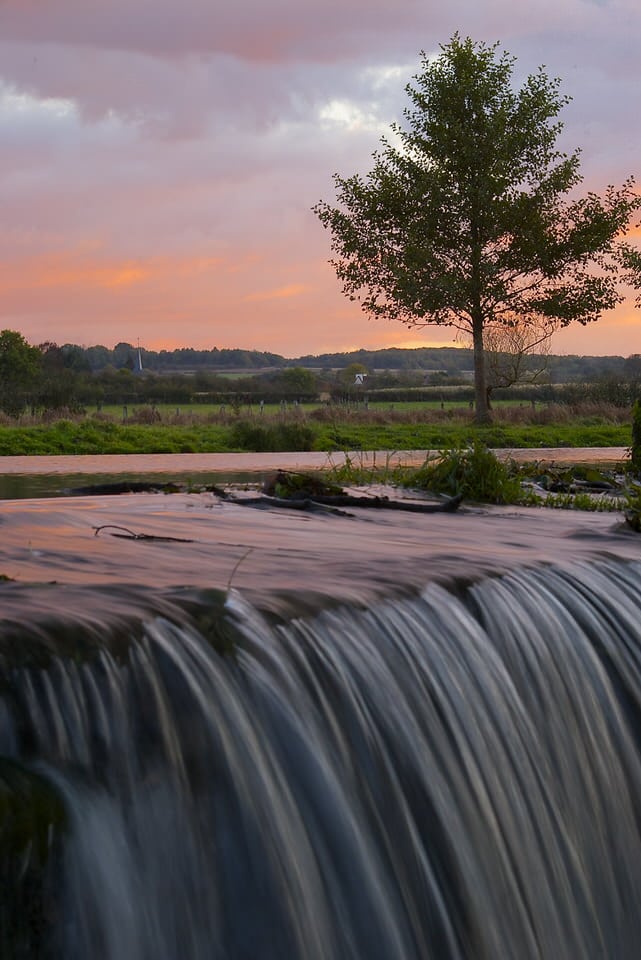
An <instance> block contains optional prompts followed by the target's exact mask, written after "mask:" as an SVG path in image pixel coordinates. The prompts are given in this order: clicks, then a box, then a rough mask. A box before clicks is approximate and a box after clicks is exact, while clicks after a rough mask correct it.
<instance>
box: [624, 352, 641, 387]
mask: <svg viewBox="0 0 641 960" xmlns="http://www.w3.org/2000/svg"><path fill="white" fill-rule="evenodd" d="M623 375H624V377H625V378H626V380H633V381H635V382H638V381H641V353H632V354H630V356H629V357H626V358H625V360H624V361H623Z"/></svg>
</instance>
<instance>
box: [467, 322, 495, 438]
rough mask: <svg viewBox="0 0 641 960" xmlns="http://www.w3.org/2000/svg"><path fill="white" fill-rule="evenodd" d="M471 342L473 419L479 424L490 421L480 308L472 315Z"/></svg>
mask: <svg viewBox="0 0 641 960" xmlns="http://www.w3.org/2000/svg"><path fill="white" fill-rule="evenodd" d="M472 342H473V344H474V406H475V416H474V420H475V422H476V423H479V424H482V423H491V421H492V417H491V414H490V407H489V402H488V392H487V374H486V370H485V350H484V348H483V314H482V313H481V311H480V310H478V311H475V312H474V316H473V317H472Z"/></svg>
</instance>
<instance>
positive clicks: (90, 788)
mask: <svg viewBox="0 0 641 960" xmlns="http://www.w3.org/2000/svg"><path fill="white" fill-rule="evenodd" d="M640 598H641V563H639V562H635V561H631V562H630V561H628V562H623V561H620V560H615V559H610V560H604V559H602V560H598V561H585V562H576V563H574V564H570V565H564V566H547V567H543V566H541V567H536V566H535V567H532V568H523V569H516V570H515V571H514V572H512V573H511V574H509V575H506V576H500V577H492V578H486V579H477V580H475V581H473V582H466V583H458V584H457V583H455V582H452V584H450V586H449V587H447V586H445V585H436V584H431V585H429V586H427V587H426V588H425V589H424V590H423V591H422V592H421V593H420V594H418V595H415V596H409V597H408V596H404V597H402V598H400V599H389V598H388V599H382V600H381V601H380V602H379V603H377V604H368V605H367V606H366V607H363V608H359V607H357V606H356V605H352V606H345V605H344V606H332V607H331V608H328V609H326V610H324V611H322V612H320V613H317V614H315V615H314V616H311V615H310V616H304V617H301V618H299V619H287V620H284V619H279V618H277V617H275V616H274V615H273V614H271V613H270V614H269V615H267V614H264V613H262V612H261V611H260V610H258V609H256V608H255V607H254V606H252V605H251V604H250V603H249V602H248V600H247V599H246V598H245V597H244V596H243V595H241V594H240V593H235V592H234V591H230V592H229V595H228V596H227V599H226V603H225V605H224V607H222V606H221V607H220V608H219V609H217V610H216V611H215V613H212V614H211V618H212V622H214V621H216V622H215V623H214V626H213V627H212V629H211V630H210V631H209V632H208V631H207V630H205V629H204V628H203V629H200V628H199V627H198V623H199V622H201V621H198V619H197V618H195V617H194V616H193V615H192V613H193V611H192V613H187V612H185V613H184V615H182V616H181V615H178V614H177V613H176V610H175V609H173V608H171V605H165V606H164V607H163V608H162V609H160V608H159V609H158V610H156V611H154V610H153V604H150V605H149V608H148V609H146V610H145V612H144V614H141V617H140V621H139V622H138V623H137V624H136V625H135V627H134V626H132V625H131V624H130V623H127V622H126V621H125V620H123V621H122V623H120V627H119V630H120V633H119V634H118V637H117V642H116V641H115V640H114V639H113V637H112V639H111V640H110V641H107V640H105V641H104V642H101V641H100V624H99V623H98V624H96V623H94V624H93V625H92V626H91V628H89V626H88V625H87V618H86V617H84V619H83V618H81V620H82V624H84V626H82V624H81V626H80V627H78V626H76V628H75V633H73V637H72V638H71V639H70V635H69V632H67V635H66V639H65V642H64V644H58V645H56V643H55V642H50V643H48V645H45V646H46V655H45V653H43V648H42V646H40V647H39V648H38V656H37V657H35V656H34V657H32V658H30V657H29V656H28V646H29V644H30V643H33V638H29V637H27V636H26V633H25V641H24V642H25V648H24V650H22V651H21V653H20V656H18V655H16V653H15V651H16V649H18V650H19V649H20V648H19V645H17V644H16V638H15V636H14V635H13V634H12V639H11V644H6V645H5V646H2V645H1V644H0V651H2V657H3V660H4V671H3V678H4V679H3V682H2V685H1V687H0V854H2V858H1V860H2V866H1V867H0V872H1V876H0V881H1V882H2V889H3V890H4V891H6V892H5V894H3V897H2V901H1V902H0V937H1V940H0V954H1V956H2V957H7V958H10V960H13V958H16V960H22V958H25V960H35V958H38V960H41V958H45V960H88V958H92V960H93V958H96V960H178V958H180V960H205V958H207V960H211V958H221V960H357V958H358V960H412V958H434V960H450V958H452V960H454V958H466V960H497V958H501V960H505V958H514V960H530V958H532V960H535V958H546V960H547V958H549V960H565V958H567V960H579V958H580V960H583V958H615V960H625V958H628V957H629V958H632V957H636V956H637V955H638V952H639V947H638V943H639V938H640V935H641V919H640V918H641V751H640V732H641V617H640V615H639V613H640ZM86 602H87V609H88V610H90V609H91V592H90V591H88V594H87V599H86ZM172 610H173V612H172ZM26 617H27V619H28V615H26ZM218 621H220V622H218ZM223 621H224V623H223ZM202 622H204V621H202ZM221 624H222V626H221ZM89 629H91V630H92V631H93V634H94V636H93V639H92V642H91V643H87V642H86V638H85V639H84V640H83V639H82V635H83V630H85V631H88V630H89ZM110 630H111V634H113V628H110ZM221 630H222V631H223V633H224V634H225V636H227V637H229V636H233V643H230V644H228V645H227V646H226V648H225V649H224V650H222V649H221V646H220V644H217V643H215V642H212V635H216V636H218V635H219V633H217V631H221ZM14 632H15V629H14ZM72 632H73V631H72ZM107 634H109V630H107V628H106V627H105V635H107ZM125 634H127V635H126V636H125ZM32 661H33V662H32Z"/></svg>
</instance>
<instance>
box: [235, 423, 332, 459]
mask: <svg viewBox="0 0 641 960" xmlns="http://www.w3.org/2000/svg"><path fill="white" fill-rule="evenodd" d="M314 436H315V434H314V431H313V430H312V428H311V427H309V426H307V424H304V423H299V422H295V421H294V422H284V423H257V422H255V421H252V420H239V421H238V422H237V423H235V424H234V425H233V426H232V427H231V429H230V431H229V434H228V442H229V445H230V447H232V448H234V447H235V448H236V449H240V450H251V451H253V452H257V453H267V452H272V451H285V450H294V451H299V450H311V449H312V445H313V443H314Z"/></svg>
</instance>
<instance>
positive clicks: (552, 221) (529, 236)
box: [314, 35, 641, 422]
mask: <svg viewBox="0 0 641 960" xmlns="http://www.w3.org/2000/svg"><path fill="white" fill-rule="evenodd" d="M497 48H498V45H497V44H495V45H493V46H486V45H485V44H484V43H475V42H473V41H472V40H471V39H469V38H467V39H465V40H462V39H461V38H460V37H459V36H458V35H455V36H454V37H453V39H452V40H451V41H450V42H449V44H447V45H445V46H442V47H441V53H440V55H439V56H437V57H435V58H430V57H428V56H427V55H426V54H422V63H421V68H422V69H421V72H420V73H419V74H418V75H417V76H416V77H414V78H413V79H414V81H415V85H414V86H413V85H412V84H408V85H407V86H406V88H405V89H406V92H407V94H408V96H409V98H410V101H411V107H410V108H408V109H406V110H405V111H404V118H405V126H404V127H402V126H399V125H397V124H394V125H392V131H393V134H394V135H395V137H396V140H397V145H394V144H393V143H392V142H389V141H388V140H386V139H383V141H382V150H381V151H380V152H377V153H375V154H374V167H373V169H372V170H371V172H370V173H369V174H368V175H367V176H366V177H362V176H360V175H359V174H356V175H354V176H352V177H348V178H343V177H341V176H339V175H338V174H337V175H335V178H334V179H335V184H336V189H337V196H338V206H332V205H330V204H327V203H325V202H320V203H318V204H317V205H316V206H315V207H314V210H315V212H316V214H317V215H318V217H319V219H320V221H321V223H322V224H323V225H324V226H325V227H326V228H328V229H329V230H330V231H331V233H332V249H333V251H334V253H335V255H336V256H335V259H334V260H332V263H333V265H334V267H335V269H336V273H337V275H338V277H339V279H340V280H341V281H342V283H343V291H344V293H346V294H347V296H349V297H350V299H352V300H358V301H360V303H361V305H362V307H363V309H364V310H365V311H366V312H367V313H369V314H371V315H372V316H374V317H383V318H387V319H392V320H398V321H400V322H402V323H404V324H406V325H407V326H409V327H414V326H422V325H425V324H441V325H446V326H452V327H455V328H457V329H459V330H462V331H466V332H468V333H469V334H470V336H471V339H472V343H473V349H474V382H475V403H476V417H477V420H478V421H479V422H483V421H486V420H488V419H489V418H490V417H489V412H488V408H487V374H486V352H485V342H484V337H485V332H486V330H487V329H488V328H489V327H491V326H496V325H503V324H505V325H508V326H509V325H510V322H511V318H513V317H514V316H519V317H521V318H522V321H523V322H524V323H531V324H535V323H539V322H543V323H545V322H548V321H550V322H555V323H558V324H559V325H560V326H562V327H564V326H567V325H568V324H570V323H572V322H577V323H581V324H586V323H589V322H591V321H594V320H598V319H599V317H600V316H601V314H602V312H603V311H605V310H609V309H611V308H612V307H614V306H616V304H617V303H619V302H620V301H621V300H622V299H623V298H624V295H623V293H622V291H621V287H620V281H625V282H630V283H633V284H634V283H637V284H639V283H641V281H639V278H640V277H641V267H640V264H639V261H640V259H641V258H640V257H639V256H638V255H637V252H636V251H635V250H634V249H633V248H632V247H631V246H630V245H629V244H626V243H625V242H623V240H622V239H621V238H622V237H623V235H624V234H625V232H626V230H627V229H628V227H629V225H630V222H631V220H632V218H633V215H634V212H635V211H636V210H637V209H638V208H639V206H640V205H641V197H639V196H638V195H637V194H636V192H635V189H634V181H633V179H632V178H630V179H628V180H626V181H625V182H624V184H623V185H622V186H621V187H620V188H618V189H617V188H615V187H613V186H609V187H608V188H607V190H606V191H605V196H604V197H603V198H600V197H599V196H597V195H596V194H595V193H588V194H587V195H586V196H585V197H583V198H579V199H575V198H572V199H569V198H568V195H569V194H570V192H571V191H573V190H574V189H575V188H576V187H577V185H578V184H579V183H580V182H581V180H582V177H581V175H580V172H579V151H578V150H577V151H575V152H574V153H572V154H570V155H567V154H565V153H563V152H562V151H560V150H559V149H558V147H557V140H558V137H559V134H560V132H561V128H562V124H561V123H560V122H559V121H558V119H557V117H558V114H559V112H560V111H561V109H562V107H564V106H565V105H566V104H567V102H568V100H569V98H568V97H564V96H562V95H561V94H560V93H559V85H560V82H559V80H558V79H550V78H548V77H547V75H546V74H545V72H544V71H543V69H539V70H538V72H537V73H535V74H533V75H531V76H529V77H527V78H526V80H525V81H524V83H523V85H522V86H521V88H520V89H518V90H514V89H513V86H512V80H513V71H514V64H515V59H514V58H513V57H511V56H510V55H509V54H507V53H499V51H498V49H497Z"/></svg>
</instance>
